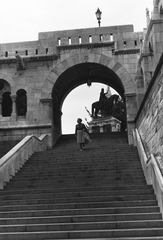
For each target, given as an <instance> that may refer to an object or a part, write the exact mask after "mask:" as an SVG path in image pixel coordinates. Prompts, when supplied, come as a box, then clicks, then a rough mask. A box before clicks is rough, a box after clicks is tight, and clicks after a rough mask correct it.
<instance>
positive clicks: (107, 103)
mask: <svg viewBox="0 0 163 240" xmlns="http://www.w3.org/2000/svg"><path fill="white" fill-rule="evenodd" d="M106 94H107V93H104V89H101V93H100V99H99V101H97V102H94V103H92V114H91V116H92V117H93V118H97V116H98V113H99V111H100V112H101V116H103V117H105V116H111V115H112V109H113V106H114V104H116V103H117V102H118V100H119V95H117V94H113V95H111V96H110V97H109V98H107V97H106V96H105V95H106Z"/></svg>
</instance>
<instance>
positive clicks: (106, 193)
mask: <svg viewBox="0 0 163 240" xmlns="http://www.w3.org/2000/svg"><path fill="white" fill-rule="evenodd" d="M153 193H154V191H153V189H140V190H138V189H129V190H113V191H111V190H110V191H102V190H98V191H97V190H96V191H93V190H91V191H89V192H88V191H79V192H71V191H69V192H62V193H61V192H60V193H55V192H47V193H46V198H64V197H66V198H68V197H71V198H72V197H73V198H75V197H88V196H91V197H92V196H96V195H97V194H98V196H119V195H144V194H145V195H149V194H152V195H153ZM27 197H28V199H33V198H34V199H36V198H38V199H42V198H45V193H30V194H29V193H28V195H27V194H25V193H24V194H23V195H22V194H12V195H5V194H3V195H0V201H2V200H17V199H19V200H20V199H21V200H22V199H26V198H27Z"/></svg>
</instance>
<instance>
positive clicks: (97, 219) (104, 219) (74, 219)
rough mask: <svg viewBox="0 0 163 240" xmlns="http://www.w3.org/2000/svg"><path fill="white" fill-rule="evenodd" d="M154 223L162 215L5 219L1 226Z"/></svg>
mask: <svg viewBox="0 0 163 240" xmlns="http://www.w3.org/2000/svg"><path fill="white" fill-rule="evenodd" d="M147 220H150V221H154V220H162V216H161V214H160V213H142V214H140V213H139V214H137V213H135V214H103V215H102V214H99V215H82V216H81V215H75V216H74V215H69V216H44V215H43V216H39V217H26V216H25V217H19V218H18V217H17V218H11V217H4V218H0V225H21V224H44V223H45V224H48V223H81V222H82V223H84V222H87V223H88V222H115V221H116V222H117V221H119V222H122V221H147Z"/></svg>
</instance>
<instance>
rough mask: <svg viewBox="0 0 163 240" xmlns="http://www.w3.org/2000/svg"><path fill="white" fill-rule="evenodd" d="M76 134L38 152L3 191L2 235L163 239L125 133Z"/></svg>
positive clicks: (12, 239) (16, 238) (18, 239)
mask: <svg viewBox="0 0 163 240" xmlns="http://www.w3.org/2000/svg"><path fill="white" fill-rule="evenodd" d="M91 138H92V142H91V143H90V144H89V145H88V146H87V147H86V149H85V150H84V151H82V152H80V151H79V146H78V145H77V143H76V139H75V137H74V135H65V136H62V137H61V138H60V140H59V141H58V143H57V144H56V146H55V148H54V149H52V150H49V151H45V152H38V153H35V154H34V155H33V156H32V157H31V158H30V159H29V161H28V162H27V163H26V164H25V165H24V166H23V168H22V169H21V170H20V171H19V173H17V175H16V176H15V177H14V178H13V179H12V180H11V182H10V183H8V184H7V185H6V187H5V189H4V190H3V191H1V192H0V240H24V239H25V240H41V239H44V240H45V239H46V240H48V239H87V240H88V239H100V240H102V239H105V240H106V239H109V240H111V239H112V240H113V239H114V240H115V239H118V240H122V239H123V240H124V239H125V240H138V239H139V240H140V239H146V240H147V239H148V240H156V239H163V220H162V217H161V214H160V211H159V207H158V204H157V201H156V197H155V195H154V192H153V189H152V187H151V186H147V185H146V182H145V178H144V175H143V171H142V168H141V164H140V160H139V157H138V154H137V150H136V148H135V147H133V146H129V145H128V144H127V137H126V133H107V134H106V133H105V134H94V135H93V134H92V136H91Z"/></svg>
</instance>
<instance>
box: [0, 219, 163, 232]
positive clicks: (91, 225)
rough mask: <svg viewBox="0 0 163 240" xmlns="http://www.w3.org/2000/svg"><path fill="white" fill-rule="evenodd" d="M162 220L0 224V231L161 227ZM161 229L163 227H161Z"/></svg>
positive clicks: (162, 224)
mask: <svg viewBox="0 0 163 240" xmlns="http://www.w3.org/2000/svg"><path fill="white" fill-rule="evenodd" d="M162 226H163V220H151V221H149V220H143V221H141V220H140V221H113V222H79V223H78V222H75V223H73V222H72V223H59V224H58V223H49V224H47V223H46V224H17V225H0V232H41V231H63V230H64V231H82V230H83V231H88V230H90V231H95V232H96V231H97V229H98V231H99V230H106V231H107V230H114V229H118V230H120V229H128V230H130V229H150V228H158V229H159V228H162ZM162 230H163V228H162Z"/></svg>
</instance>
